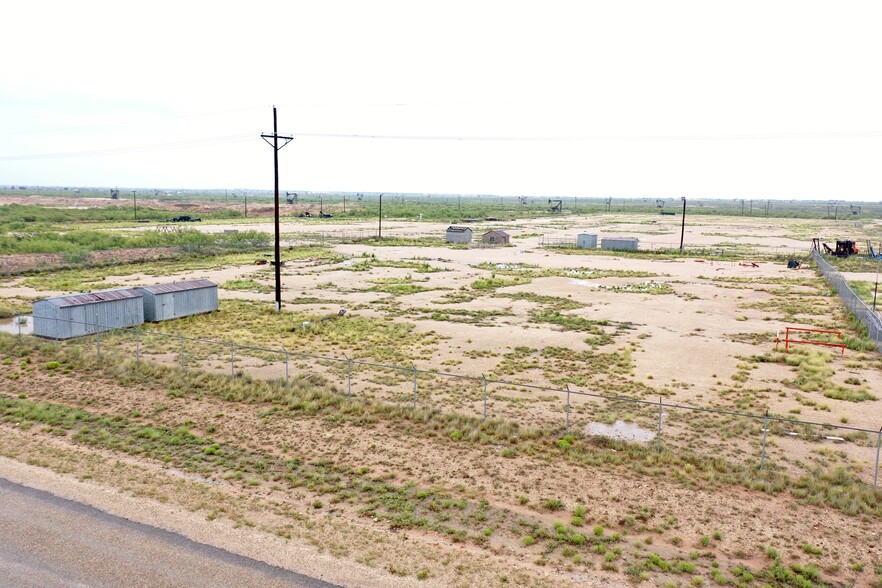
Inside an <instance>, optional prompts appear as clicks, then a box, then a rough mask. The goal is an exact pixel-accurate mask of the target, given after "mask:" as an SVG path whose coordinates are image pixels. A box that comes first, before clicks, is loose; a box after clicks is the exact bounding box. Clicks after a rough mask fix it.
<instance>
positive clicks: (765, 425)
mask: <svg viewBox="0 0 882 588" xmlns="http://www.w3.org/2000/svg"><path fill="white" fill-rule="evenodd" d="M768 434H769V411H768V410H766V416H764V417H763V452H762V457H760V469H761V470H762V469H765V467H766V436H767V435H768Z"/></svg>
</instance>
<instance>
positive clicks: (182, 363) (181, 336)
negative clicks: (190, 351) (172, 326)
mask: <svg viewBox="0 0 882 588" xmlns="http://www.w3.org/2000/svg"><path fill="white" fill-rule="evenodd" d="M179 337H180V338H181V369H182V370H184V371H187V366H186V365H185V364H184V336H183V335H179Z"/></svg>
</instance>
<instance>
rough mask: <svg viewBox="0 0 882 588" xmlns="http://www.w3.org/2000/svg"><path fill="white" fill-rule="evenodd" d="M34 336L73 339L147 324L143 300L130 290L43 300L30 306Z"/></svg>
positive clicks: (106, 291)
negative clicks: (145, 322) (98, 332)
mask: <svg viewBox="0 0 882 588" xmlns="http://www.w3.org/2000/svg"><path fill="white" fill-rule="evenodd" d="M31 308H32V311H33V314H34V335H36V336H38V337H45V338H47V339H71V338H73V337H82V336H84V335H92V334H94V333H96V332H97V331H109V330H111V329H123V328H126V327H133V326H135V325H140V324H141V323H143V322H144V299H143V297H142V296H141V294H140V293H139V292H137V291H135V290H133V289H130V288H123V289H119V290H104V291H99V292H90V293H88V294H71V295H68V296H56V297H54V298H44V299H43V300H37V301H35V302H34V303H33V304H31Z"/></svg>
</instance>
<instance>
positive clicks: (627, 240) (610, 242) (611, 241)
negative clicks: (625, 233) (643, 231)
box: [600, 237, 640, 251]
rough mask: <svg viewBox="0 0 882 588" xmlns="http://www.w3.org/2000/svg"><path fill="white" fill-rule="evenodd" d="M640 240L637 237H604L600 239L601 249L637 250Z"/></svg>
mask: <svg viewBox="0 0 882 588" xmlns="http://www.w3.org/2000/svg"><path fill="white" fill-rule="evenodd" d="M639 244H640V241H639V240H638V239H637V238H636V237H604V238H603V239H601V240H600V248H601V249H611V250H615V251H637V247H638V246H639Z"/></svg>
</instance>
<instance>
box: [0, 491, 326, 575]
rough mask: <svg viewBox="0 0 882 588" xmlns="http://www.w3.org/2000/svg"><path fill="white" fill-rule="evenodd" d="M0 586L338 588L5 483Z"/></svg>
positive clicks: (0, 495)
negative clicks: (284, 587) (291, 587)
mask: <svg viewBox="0 0 882 588" xmlns="http://www.w3.org/2000/svg"><path fill="white" fill-rule="evenodd" d="M0 584H2V585H3V586H10V587H15V588H24V587H28V588H30V587H34V588H37V587H40V588H55V587H59V588H60V587H62V586H64V587H70V586H151V587H159V586H206V587H208V586H211V587H217V586H249V587H251V586H254V587H275V586H287V587H290V586H297V587H302V588H340V587H338V586H335V585H334V584H329V583H327V582H324V581H322V580H317V579H314V578H310V577H309V576H304V575H302V574H298V573H295V572H291V571H289V570H285V569H282V568H279V567H275V566H271V565H269V564H266V563H264V562H261V561H257V560H254V559H250V558H247V557H243V556H240V555H236V554H234V553H231V552H229V551H224V550H222V549H218V548H216V547H211V546H209V545H205V544H202V543H196V542H194V541H190V540H189V539H187V538H186V537H183V536H182V535H179V534H177V533H172V532H170V531H165V530H163V529H159V528H157V527H151V526H148V525H142V524H140V523H135V522H132V521H129V520H127V519H123V518H120V517H116V516H113V515H110V514H107V513H105V512H103V511H100V510H98V509H96V508H93V507H91V506H88V505H85V504H81V503H79V502H74V501H71V500H67V499H64V498H59V497H57V496H55V495H53V494H49V493H48V492H43V491H41V490H35V489H33V488H29V487H27V486H21V485H19V484H15V483H13V482H10V481H8V480H5V479H4V478H0Z"/></svg>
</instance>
